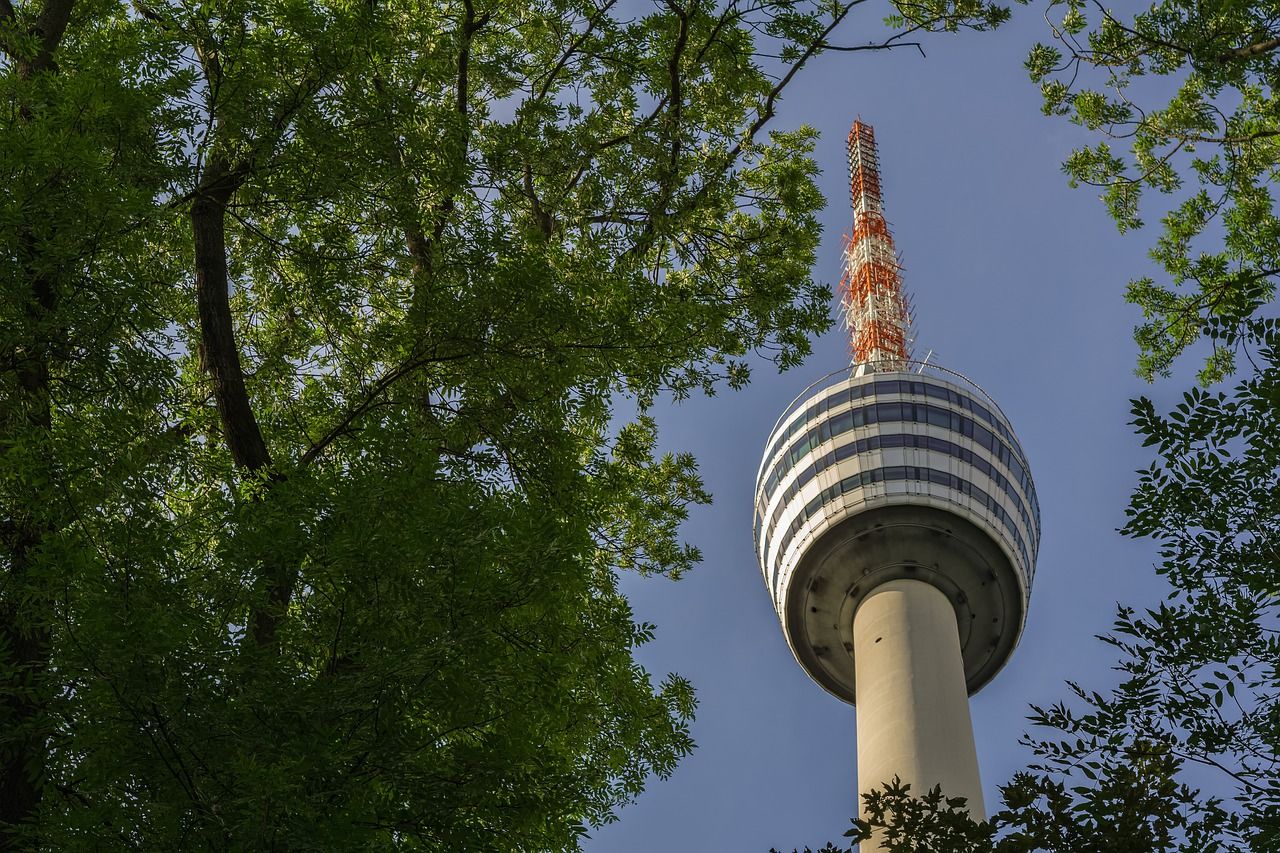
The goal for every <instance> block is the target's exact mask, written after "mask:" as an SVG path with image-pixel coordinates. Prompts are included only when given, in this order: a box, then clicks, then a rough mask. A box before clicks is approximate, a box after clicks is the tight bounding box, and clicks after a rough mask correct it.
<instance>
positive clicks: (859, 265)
mask: <svg viewBox="0 0 1280 853" xmlns="http://www.w3.org/2000/svg"><path fill="white" fill-rule="evenodd" d="M849 180H850V192H851V194H852V197H853V236H852V237H846V238H845V248H844V275H843V277H842V278H841V279H840V297H841V307H842V308H843V309H844V316H845V323H846V325H847V326H848V328H849V346H850V352H851V353H852V355H853V363H854V364H855V365H865V366H866V369H867V370H873V371H885V370H905V369H906V362H907V361H908V360H910V358H911V344H912V334H911V305H910V302H909V301H908V299H907V297H906V294H905V292H904V291H903V288H902V267H901V265H900V264H899V263H898V254H897V252H896V251H895V249H894V247H893V235H891V234H890V233H889V225H888V223H887V222H885V219H884V202H883V200H882V199H881V197H880V160H879V158H878V157H877V155H876V136H875V131H874V130H872V128H871V125H869V124H863V122H862V120H861V119H858V120H857V121H855V122H854V123H853V129H852V130H850V131H849Z"/></svg>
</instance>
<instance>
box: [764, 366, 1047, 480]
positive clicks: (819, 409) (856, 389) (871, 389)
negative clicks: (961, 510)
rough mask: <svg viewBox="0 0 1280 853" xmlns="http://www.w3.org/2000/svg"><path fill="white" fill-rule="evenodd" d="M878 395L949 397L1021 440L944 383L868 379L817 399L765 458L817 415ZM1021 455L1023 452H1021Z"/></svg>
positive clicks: (1004, 433)
mask: <svg viewBox="0 0 1280 853" xmlns="http://www.w3.org/2000/svg"><path fill="white" fill-rule="evenodd" d="M878 394H915V395H917V396H925V397H935V398H937V399H939V400H946V401H947V402H948V403H950V404H951V405H953V406H955V407H957V408H960V409H964V410H965V411H969V412H973V413H974V414H975V415H977V416H978V417H979V418H980V419H982V420H984V421H986V422H987V423H989V424H991V425H992V426H993V427H995V430H996V432H997V433H999V434H1000V435H1001V436H1003V437H1004V438H1006V439H1008V440H1009V441H1010V442H1011V443H1012V444H1013V445H1014V446H1015V447H1017V446H1018V439H1017V438H1016V437H1015V436H1014V435H1013V433H1012V432H1011V431H1010V430H1009V428H1008V427H1006V426H1005V424H1004V422H1003V421H1002V420H1001V419H1000V418H998V417H996V416H995V415H994V414H992V412H991V410H990V409H988V408H987V407H986V406H984V405H982V404H981V403H979V402H977V401H976V400H973V399H971V398H970V397H967V396H965V395H964V394H961V393H960V392H959V391H956V390H955V389H953V388H947V387H945V386H942V385H934V384H932V383H930V382H920V381H916V380H907V379H877V380H876V381H874V382H866V383H864V384H862V385H855V386H853V387H852V388H840V389H839V390H837V391H836V392H835V393H833V394H828V395H827V396H826V397H823V398H822V399H821V400H819V401H818V402H816V403H814V404H812V405H811V406H809V407H808V408H807V409H805V410H804V414H802V415H801V416H800V417H798V418H796V419H795V420H794V421H792V422H791V423H790V425H788V426H787V428H786V429H785V430H783V431H782V432H780V433H779V434H778V435H777V436H776V437H775V438H774V440H773V442H772V443H771V444H770V445H769V450H768V452H767V453H766V454H765V458H766V459H768V458H771V457H772V456H773V454H774V453H776V452H777V451H778V448H779V447H781V446H782V445H783V443H784V442H786V441H787V440H788V439H790V438H791V436H793V435H795V434H796V433H797V432H799V431H800V430H802V429H804V427H805V425H806V424H808V423H810V422H812V421H813V419H814V418H816V417H818V416H820V415H822V414H825V413H826V412H827V411H829V410H830V409H834V408H836V407H838V406H842V405H844V404H845V403H852V402H853V401H855V400H858V399H861V398H863V397H874V396H876V395H878ZM1019 457H1021V453H1020V452H1019ZM1020 461H1021V462H1022V464H1023V466H1024V467H1025V466H1026V460H1025V459H1020Z"/></svg>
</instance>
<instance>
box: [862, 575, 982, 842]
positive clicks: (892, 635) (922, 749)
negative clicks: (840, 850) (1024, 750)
mask: <svg viewBox="0 0 1280 853" xmlns="http://www.w3.org/2000/svg"><path fill="white" fill-rule="evenodd" d="M853 655H854V661H855V665H856V667H857V709H858V710H857V715H858V812H859V814H861V813H862V794H864V793H866V792H867V791H870V790H872V789H873V788H879V787H882V786H883V785H884V783H886V782H888V781H889V780H891V779H892V778H893V777H894V776H895V775H896V776H899V777H901V778H902V781H903V782H910V783H911V792H912V794H914V795H917V796H918V795H920V794H923V793H925V792H926V791H928V790H929V789H930V788H932V787H933V786H934V785H941V786H942V792H943V794H944V795H946V796H948V797H966V798H968V801H969V802H968V808H969V812H970V814H972V815H973V816H974V817H975V818H978V819H982V818H985V816H986V813H985V811H984V809H983V803H982V784H981V781H980V780H979V778H978V754H977V750H976V749H975V748H974V744H973V724H972V723H971V721H970V719H969V697H968V693H967V692H966V690H965V683H964V664H963V662H962V659H961V656H960V635H959V629H958V628H957V627H956V614H955V610H954V609H953V608H952V606H951V602H950V601H949V600H948V599H947V597H946V596H945V595H943V594H942V592H940V591H939V590H938V589H937V587H934V586H933V585H931V584H927V583H924V582H922V581H917V580H893V581H888V582H886V583H883V584H881V585H880V586H879V587H877V588H876V589H874V590H872V591H871V592H870V593H869V594H868V595H867V597H866V599H864V600H863V601H862V603H861V604H860V605H859V606H858V610H857V612H856V613H855V614H854V617H853ZM878 847H879V842H878V841H877V840H875V839H873V840H872V841H871V842H868V843H867V844H864V845H863V848H864V849H867V850H876V849H878Z"/></svg>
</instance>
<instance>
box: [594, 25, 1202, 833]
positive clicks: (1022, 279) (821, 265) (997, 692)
mask: <svg viewBox="0 0 1280 853" xmlns="http://www.w3.org/2000/svg"><path fill="white" fill-rule="evenodd" d="M882 15H883V11H882V10H881V9H877V8H865V9H863V10H862V12H861V16H860V17H856V18H855V19H854V20H852V21H851V22H849V24H851V25H847V26H846V28H845V31H844V36H845V40H846V42H853V41H860V40H866V39H868V38H873V37H876V36H877V35H878V34H879V33H880V32H882V25H881V24H880V17H881V16H882ZM1048 37H1049V35H1048V31H1047V26H1046V24H1045V22H1044V20H1043V19H1042V8H1040V7H1037V6H1031V7H1021V6H1015V7H1014V20H1013V21H1012V22H1011V23H1010V24H1008V25H1006V26H1005V27H1003V28H1001V29H1000V30H997V31H995V32H993V33H963V34H959V35H954V36H926V37H925V38H924V40H923V41H924V47H925V50H926V51H927V54H928V55H927V58H922V57H921V56H920V55H919V53H917V52H915V51H914V50H910V49H902V50H900V51H895V52H892V53H855V54H830V55H828V56H825V57H822V58H821V59H820V60H819V61H818V62H817V63H815V64H814V65H813V66H812V67H811V68H809V69H808V70H807V71H806V73H804V74H803V76H802V77H800V78H799V79H798V81H797V85H795V86H794V88H792V89H791V90H790V92H789V93H788V96H787V98H786V100H785V101H784V102H783V104H782V109H781V111H780V113H779V116H778V118H777V120H776V122H775V125H774V126H775V127H778V128H791V127H795V126H797V125H799V124H802V123H807V124H810V125H812V126H814V127H816V128H818V129H819V130H820V131H821V133H822V139H821V142H820V144H819V147H818V150H817V158H818V162H819V164H820V166H821V167H822V169H823V173H824V174H823V177H822V187H823V190H824V192H825V194H826V196H827V198H828V208H827V210H826V212H825V214H824V216H823V225H824V237H823V242H822V247H821V250H820V254H819V260H818V269H817V271H816V274H817V275H818V276H819V277H820V278H822V279H824V280H826V281H828V282H830V283H831V284H832V285H833V287H834V284H835V282H836V281H837V280H838V278H839V272H840V269H839V266H840V252H841V234H842V233H845V232H847V231H848V230H849V222H850V219H851V214H850V210H849V203H848V183H847V175H846V166H845V157H844V139H845V135H846V133H847V132H848V127H849V125H850V123H851V122H852V120H853V118H854V117H855V115H858V114H861V116H862V118H863V119H864V120H866V121H868V122H870V123H871V124H873V125H874V126H875V129H876V137H877V141H878V143H879V149H880V158H881V176H882V180H883V186H884V198H885V209H886V215H887V217H888V219H889V222H890V225H891V227H892V229H893V233H894V237H895V240H896V242H897V246H898V250H899V252H900V253H901V255H902V257H903V264H904V267H905V271H904V280H905V283H906V286H907V289H908V291H909V293H911V294H912V295H913V297H914V301H915V309H916V326H917V330H918V338H917V344H916V352H917V356H918V357H922V356H923V355H924V354H925V353H926V352H928V351H929V350H930V349H932V350H934V353H935V354H934V356H933V360H935V361H937V362H938V363H939V364H942V365H944V366H946V367H949V368H952V369H954V370H958V371H960V372H962V373H964V374H966V375H968V376H969V377H970V378H971V379H973V380H974V381H976V382H977V383H978V384H979V385H981V386H983V387H984V388H985V389H986V390H987V391H988V392H990V393H991V394H992V396H994V397H995V399H996V400H997V401H998V402H999V403H1000V406H1001V408H1003V409H1004V411H1005V413H1006V414H1007V415H1008V416H1009V417H1010V418H1011V419H1012V421H1013V425H1014V428H1015V429H1016V430H1017V432H1018V435H1019V437H1020V439H1021V442H1022V445H1023V447H1024V448H1025V449H1026V452H1027V454H1028V456H1029V458H1030V462H1031V466H1032V471H1033V474H1034V477H1035V480H1036V486H1037V490H1038V492H1039V497H1040V502H1041V513H1042V516H1043V539H1042V542H1041V546H1040V557H1039V563H1038V570H1037V574H1036V585H1035V588H1034V589H1033V590H1032V596H1031V610H1030V614H1029V617H1028V620H1027V630H1026V633H1025V635H1024V636H1023V639H1022V643H1021V646H1020V647H1019V648H1018V650H1017V651H1016V652H1015V653H1014V656H1013V659H1012V661H1011V662H1010V664H1009V665H1008V666H1007V667H1006V668H1005V670H1004V671H1003V672H1002V673H1001V674H1000V675H999V676H998V677H997V678H996V679H995V681H994V682H992V683H991V684H990V685H988V686H987V687H986V688H985V689H984V690H983V691H982V692H981V693H979V694H978V695H977V696H975V697H974V698H973V699H972V702H971V704H972V711H973V719H974V727H975V734H976V739H977V744H978V754H979V758H980V761H981V765H982V774H983V783H984V786H985V788H986V792H987V799H988V803H989V804H990V803H994V802H996V801H997V793H996V786H997V785H999V784H1001V783H1003V782H1004V781H1006V780H1007V779H1008V777H1009V776H1010V774H1011V773H1013V771H1015V770H1017V769H1018V768H1020V767H1022V766H1024V765H1025V764H1026V763H1027V762H1028V761H1029V755H1028V754H1027V753H1026V751H1025V750H1023V749H1022V748H1021V747H1020V746H1019V745H1018V737H1019V735H1020V733H1022V732H1023V731H1025V730H1026V729H1027V723H1026V720H1025V718H1026V715H1027V713H1028V709H1027V706H1028V704H1029V703H1033V702H1034V703H1039V704H1044V703H1050V702H1053V701H1055V700H1057V699H1059V698H1063V697H1065V696H1066V689H1065V687H1064V686H1063V681H1064V680H1066V679H1069V678H1070V679H1075V680H1078V681H1081V682H1083V683H1084V684H1086V685H1088V686H1091V687H1104V686H1106V685H1109V684H1111V683H1112V682H1113V680H1114V674H1113V673H1112V672H1111V671H1110V669H1109V667H1110V666H1111V664H1112V662H1113V660H1114V657H1113V655H1112V654H1111V653H1110V651H1109V649H1108V648H1107V647H1105V646H1103V645H1102V644H1101V643H1100V642H1098V641H1097V640H1096V639H1094V635H1095V634H1097V633H1099V632H1102V631H1105V630H1106V629H1107V628H1108V626H1109V625H1110V623H1111V618H1112V615H1113V613H1114V605H1115V602H1116V601H1125V602H1128V603H1137V604H1144V603H1150V602H1152V601H1154V600H1155V599H1156V598H1157V597H1158V596H1159V595H1161V593H1162V590H1163V586H1162V584H1161V583H1160V582H1159V581H1158V580H1156V579H1155V576H1154V573H1153V571H1152V568H1151V567H1152V564H1153V562H1154V559H1155V557H1154V550H1155V549H1154V548H1153V547H1152V545H1151V544H1150V543H1147V542H1133V541H1130V540H1126V539H1124V538H1122V537H1120V536H1119V535H1118V534H1117V533H1116V532H1115V530H1116V528H1117V527H1119V526H1120V525H1121V524H1122V523H1123V508H1124V506H1125V503H1126V501H1127V496H1128V493H1129V490H1130V488H1131V486H1132V484H1133V482H1134V480H1135V476H1134V473H1133V471H1134V469H1136V468H1137V467H1139V466H1142V465H1145V464H1146V463H1147V462H1148V461H1149V460H1148V454H1147V453H1146V452H1144V451H1143V450H1142V448H1140V447H1139V446H1138V441H1137V440H1136V439H1135V438H1134V437H1133V435H1132V434H1131V432H1130V428H1129V427H1128V426H1127V425H1126V424H1127V421H1128V420H1129V402H1128V400H1129V398H1130V397H1132V396H1135V395H1137V394H1141V393H1147V394H1148V395H1152V396H1155V397H1156V399H1157V401H1160V400H1167V399H1168V398H1169V396H1170V395H1171V393H1172V391H1173V390H1174V389H1175V388H1176V387H1178V386H1179V385H1180V384H1182V383H1165V384H1164V385H1157V386H1155V387H1151V386H1147V385H1145V383H1142V382H1141V381H1139V380H1138V379H1136V378H1135V377H1134V375H1133V365H1134V357H1135V348H1134V344H1133V343H1132V338H1131V332H1132V328H1133V326H1134V325H1135V324H1136V323H1137V322H1138V321H1139V317H1138V313H1137V310H1136V309H1135V308H1134V307H1133V306H1130V305H1127V304H1126V303H1124V301H1123V288H1124V284H1125V282H1126V281H1127V280H1128V279H1129V278H1132V277H1136V276H1139V275H1143V274H1146V273H1147V272H1150V271H1152V264H1151V262H1150V261H1148V260H1147V258H1146V248H1147V247H1148V246H1149V245H1150V244H1151V243H1152V242H1153V239H1154V238H1153V235H1152V233H1151V232H1152V230H1153V229H1151V228H1150V227H1149V228H1148V229H1146V231H1145V232H1142V233H1138V234H1130V235H1127V236H1121V235H1119V234H1117V233H1116V231H1115V229H1114V227H1113V226H1112V224H1111V222H1110V220H1109V219H1108V218H1107V216H1106V212H1105V210H1104V209H1103V208H1102V205H1101V203H1100V202H1099V201H1098V200H1097V191H1095V190H1091V189H1088V188H1083V189H1078V190H1072V189H1070V188H1069V187H1068V186H1067V183H1066V178H1065V177H1064V176H1063V174H1062V173H1061V171H1060V163H1061V162H1062V160H1063V159H1064V158H1065V156H1066V155H1067V154H1068V153H1069V152H1070V150H1071V149H1072V148H1073V147H1077V146H1079V145H1081V144H1084V143H1085V142H1086V141H1088V140H1089V137H1088V136H1087V135H1086V134H1085V133H1084V131H1082V130H1080V129H1078V128H1076V127H1074V126H1072V125H1070V124H1068V123H1067V122H1066V121H1065V120H1063V119H1052V118H1046V117H1044V116H1042V115H1041V113H1040V104H1039V92H1038V90H1037V89H1036V87H1035V86H1034V85H1033V84H1032V83H1031V82H1030V81H1029V80H1028V78H1027V75H1026V72H1025V71H1024V70H1023V68H1022V62H1023V59H1024V58H1025V56H1026V52H1027V49H1028V48H1029V47H1030V46H1031V44H1032V43H1033V42H1034V41H1036V40H1048ZM1153 218H1154V217H1153ZM833 310H834V309H833ZM846 362H847V355H846V345H845V341H844V338H843V335H842V334H841V330H840V328H839V327H838V326H837V327H836V328H834V329H833V330H832V332H831V333H829V334H828V335H827V336H825V337H824V338H823V339H822V340H820V341H818V342H817V344H816V346H815V352H814V354H813V356H812V357H811V358H810V359H809V360H808V361H807V362H806V364H805V365H804V366H803V367H801V368H799V369H797V370H793V371H790V372H788V373H786V374H782V375H779V374H777V372H776V371H775V370H773V369H772V368H771V367H770V366H768V365H761V366H760V367H758V368H757V369H756V372H755V375H754V381H753V383H752V385H751V386H750V388H748V389H747V390H746V391H745V392H741V393H737V394H732V393H726V394H724V395H722V396H719V397H716V398H712V399H695V400H691V401H688V402H686V403H683V404H681V405H679V406H674V407H671V408H668V409H665V410H663V411H661V412H660V413H659V417H660V423H661V425H662V427H663V430H664V443H665V445H666V446H667V447H668V448H670V449H687V450H690V451H692V452H694V453H695V455H696V456H697V457H698V460H699V463H700V465H701V470H702V473H703V476H704V477H705V479H706V482H707V484H708V485H709V487H710V488H711V490H712V491H713V493H714V495H715V503H714V505H713V506H711V507H709V508H700V509H698V510H696V511H695V513H694V515H693V516H692V518H691V520H690V522H689V523H688V524H687V525H686V528H685V533H686V537H687V538H688V539H689V540H690V541H691V542H693V543H694V544H696V545H698V546H699V547H700V548H702V550H703V554H704V562H703V563H702V564H701V565H700V566H699V567H698V568H697V570H696V571H694V572H693V573H692V574H691V575H690V576H688V577H687V578H685V579H684V580H681V581H679V582H677V583H671V582H669V581H666V580H663V579H640V578H634V577H632V578H627V579H625V580H624V588H625V589H626V591H627V592H628V594H629V595H630V597H631V600H632V602H633V603H634V606H635V610H636V615H637V618H640V619H644V620H647V621H650V622H653V623H655V624H656V626H657V629H658V630H657V639H656V640H655V641H654V642H653V643H651V644H650V645H648V646H646V647H644V648H643V649H642V650H641V654H640V659H641V661H642V663H644V665H645V666H647V667H648V668H649V669H650V670H651V671H652V672H653V673H654V674H655V676H661V675H662V674H663V673H666V672H669V671H675V672H679V673H681V674H682V675H684V676H686V677H688V678H689V679H691V680H692V681H693V683H694V685H695V686H696V688H697V691H698V696H699V702H700V706H699V711H698V718H697V721H696V723H695V725H694V728H693V733H694V736H695V739H696V740H697V742H698V749H697V750H696V752H695V753H694V754H693V755H692V756H690V757H689V758H688V759H686V760H685V761H684V762H683V763H682V764H681V766H680V767H679V768H678V769H677V770H676V773H675V775H674V776H673V777H672V778H671V779H669V780H667V781H665V782H660V781H656V780H655V781H653V782H652V783H651V785H650V788H649V790H648V791H647V792H646V793H645V794H644V795H642V796H641V798H640V799H639V801H638V802H637V803H636V804H634V805H632V806H630V807H628V808H626V809H624V810H623V811H622V813H621V819H620V821H619V822H618V823H615V824H612V825H610V826H607V827H604V828H602V829H600V830H598V831H596V832H594V833H593V838H592V839H591V840H590V841H588V842H587V844H586V849H587V850H588V851H591V853H604V852H605V851H609V852H610V853H632V852H633V851H634V852H635V853H639V851H645V853H653V851H676V853H681V851H709V853H721V852H722V851H723V853H748V851H749V852H750V853H765V851H767V850H768V849H769V847H770V846H771V845H772V846H777V847H780V848H782V847H784V846H785V849H786V850H787V851H790V850H791V849H792V847H795V846H800V847H803V846H804V845H806V844H808V845H811V846H814V847H815V848H816V847H817V846H819V845H820V844H822V843H823V842H825V841H827V840H829V839H830V840H836V839H839V837H840V835H841V834H842V833H843V831H844V830H845V829H847V828H848V819H849V817H850V816H851V815H852V813H853V811H854V808H855V804H854V754H855V749H856V743H855V738H854V709H853V708H852V707H849V706H847V705H844V704H842V703H841V702H839V701H838V700H836V699H834V698H832V697H831V696H829V695H827V694H826V693H825V692H823V691H822V690H821V689H820V688H819V687H818V686H817V685H815V684H814V683H813V682H811V681H810V680H809V679H808V677H807V676H805V675H804V673H803V672H802V671H801V670H800V668H799V666H798V665H797V664H796V663H795V661H794V660H793V659H792V657H791V654H790V652H789V651H788V650H787V647H786V644H785V642H784V640H783V637H782V633H781V630H780V629H779V627H778V622H777V618H776V617H775V615H774V613H773V610H772V608H771V607H770V604H769V600H768V596H767V594H766V592H765V588H764V585H763V583H762V581H761V577H760V568H759V566H758V565H757V563H756V559H755V556H754V553H753V550H752V536H751V517H752V490H753V486H754V479H755V474H756V468H757V465H758V464H759V460H760V454H761V452H762V450H763V447H764V442H765V438H766V436H767V435H768V433H769V431H770V429H771V428H772V426H773V423H774V420H775V418H776V417H777V416H778V415H779V414H780V413H781V411H782V409H783V408H784V407H785V406H786V405H787V404H788V403H789V402H790V401H791V399H792V398H793V397H794V396H795V395H796V394H798V393H799V392H800V391H801V390H802V389H803V388H804V387H805V385H807V384H808V383H809V382H810V381H812V380H814V379H817V378H819V377H820V376H822V375H823V374H825V373H827V372H829V371H832V370H835V369H837V368H839V367H841V366H842V365H843V364H845V363H846ZM1180 366H1181V367H1182V368H1183V369H1184V370H1183V374H1182V375H1183V377H1184V381H1185V377H1187V376H1189V375H1190V374H1191V373H1192V372H1193V370H1192V369H1191V367H1190V366H1189V365H1186V364H1181V365H1180Z"/></svg>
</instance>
